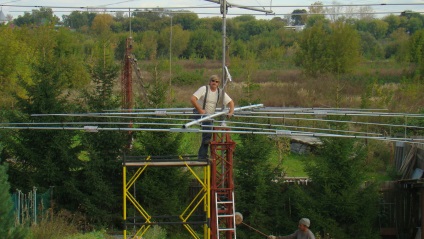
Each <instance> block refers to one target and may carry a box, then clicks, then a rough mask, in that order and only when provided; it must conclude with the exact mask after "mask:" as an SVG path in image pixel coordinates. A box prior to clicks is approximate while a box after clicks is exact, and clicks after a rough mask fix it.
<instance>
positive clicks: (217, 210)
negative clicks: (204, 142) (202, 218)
mask: <svg viewBox="0 0 424 239" xmlns="http://www.w3.org/2000/svg"><path fill="white" fill-rule="evenodd" d="M215 129H217V130H224V131H225V130H228V129H225V128H222V127H216V128H215ZM235 145H236V143H235V142H234V141H232V140H231V136H230V134H229V133H226V132H223V133H214V134H213V138H212V142H211V145H210V149H211V158H212V161H211V193H210V195H211V223H210V228H211V239H219V238H226V239H231V238H236V230H235V226H236V225H235V205H234V181H233V153H234V149H235Z"/></svg>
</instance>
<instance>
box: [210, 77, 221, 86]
mask: <svg viewBox="0 0 424 239" xmlns="http://www.w3.org/2000/svg"><path fill="white" fill-rule="evenodd" d="M220 82H221V79H220V78H219V76H217V75H212V76H211V77H210V78H209V85H210V86H211V88H212V87H218V86H219V83H220Z"/></svg>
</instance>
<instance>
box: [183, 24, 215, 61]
mask: <svg viewBox="0 0 424 239" xmlns="http://www.w3.org/2000/svg"><path fill="white" fill-rule="evenodd" d="M220 42H221V36H220V34H219V33H218V32H211V31H209V30H206V29H199V30H195V31H194V32H193V33H192V34H191V36H190V41H189V46H190V47H189V48H187V50H186V51H185V52H184V56H185V57H186V58H188V57H190V56H191V55H195V56H197V57H200V58H203V57H206V58H208V59H217V58H218V56H219V53H220V52H221V51H220V49H221V48H219V47H218V46H220V45H221V44H220Z"/></svg>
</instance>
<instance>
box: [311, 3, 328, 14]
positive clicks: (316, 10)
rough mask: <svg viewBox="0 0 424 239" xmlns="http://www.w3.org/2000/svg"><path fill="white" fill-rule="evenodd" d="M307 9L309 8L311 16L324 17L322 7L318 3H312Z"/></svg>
mask: <svg viewBox="0 0 424 239" xmlns="http://www.w3.org/2000/svg"><path fill="white" fill-rule="evenodd" d="M308 8H309V13H312V14H321V15H324V14H325V9H324V5H323V4H322V2H320V1H318V2H314V3H313V4H311V6H309V7H308Z"/></svg>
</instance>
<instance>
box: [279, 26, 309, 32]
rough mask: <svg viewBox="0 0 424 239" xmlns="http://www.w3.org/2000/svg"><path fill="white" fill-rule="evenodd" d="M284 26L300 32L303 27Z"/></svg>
mask: <svg viewBox="0 0 424 239" xmlns="http://www.w3.org/2000/svg"><path fill="white" fill-rule="evenodd" d="M284 28H286V29H291V30H294V31H296V32H301V31H303V29H305V25H297V26H285V27H284Z"/></svg>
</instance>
